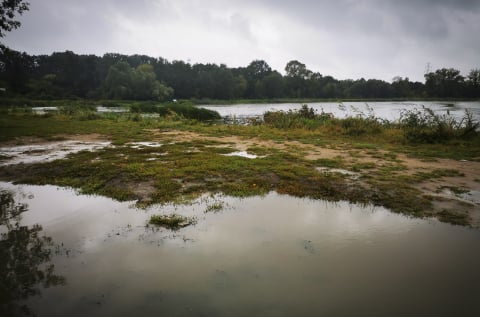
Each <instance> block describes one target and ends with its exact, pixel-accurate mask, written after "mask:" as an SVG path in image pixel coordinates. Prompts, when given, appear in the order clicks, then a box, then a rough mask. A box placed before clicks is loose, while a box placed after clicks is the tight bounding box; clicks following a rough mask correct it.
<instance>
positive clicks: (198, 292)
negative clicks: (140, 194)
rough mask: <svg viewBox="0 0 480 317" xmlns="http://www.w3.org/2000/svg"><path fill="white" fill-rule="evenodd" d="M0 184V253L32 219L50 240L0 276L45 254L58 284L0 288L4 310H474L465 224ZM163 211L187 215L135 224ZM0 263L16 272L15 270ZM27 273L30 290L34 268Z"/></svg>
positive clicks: (299, 204) (263, 200) (372, 212)
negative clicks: (7, 295) (138, 204)
mask: <svg viewBox="0 0 480 317" xmlns="http://www.w3.org/2000/svg"><path fill="white" fill-rule="evenodd" d="M0 192H1V193H2V208H1V209H0V210H1V211H2V213H3V215H2V218H1V219H2V221H3V222H2V224H1V225H0V233H2V240H1V244H0V247H1V248H3V249H1V251H2V254H3V255H5V254H7V255H8V254H10V253H11V254H16V253H14V252H13V251H12V250H16V249H22V248H23V247H24V245H25V234H24V235H23V238H22V239H21V240H20V239H19V237H21V236H22V235H19V234H13V233H18V232H20V231H22V230H23V231H25V230H24V229H25V228H34V226H35V225H36V224H39V225H40V226H41V227H37V229H38V230H40V231H39V232H38V236H39V237H40V236H47V237H50V238H51V244H50V246H49V247H47V246H46V245H42V244H40V247H39V246H38V243H37V248H31V249H30V250H29V251H28V252H24V253H23V255H22V256H21V257H17V258H14V257H9V256H4V257H3V258H2V259H1V260H0V261H1V262H0V264H1V270H2V274H3V275H2V276H0V279H3V280H2V281H3V282H4V283H2V284H0V287H2V286H1V285H8V283H5V281H7V282H8V281H15V280H19V276H20V274H23V275H25V274H27V272H36V271H37V270H39V269H41V268H42V267H46V266H48V265H51V264H53V265H54V271H53V273H54V274H55V275H56V276H57V282H58V281H61V283H60V282H58V283H51V286H50V287H49V288H43V287H41V286H38V287H37V288H38V291H39V294H36V295H31V296H27V300H24V301H22V300H19V299H18V298H15V297H13V298H11V299H10V300H9V301H6V300H5V299H2V300H1V302H0V304H1V305H3V307H6V306H8V305H10V306H8V307H10V308H8V309H14V307H15V305H21V304H22V305H23V304H25V305H26V306H27V307H28V309H30V310H31V311H33V312H35V313H36V314H37V315H38V316H159V315H163V316H480V305H479V303H480V287H479V285H480V270H479V268H480V253H479V252H478V247H479V246H480V231H478V230H473V229H468V228H463V227H458V226H452V225H448V224H442V223H439V222H438V221H436V220H432V219H412V218H408V217H405V216H403V215H398V214H393V213H391V212H389V211H388V210H386V209H383V208H372V207H369V206H363V207H362V206H358V205H353V204H349V203H346V202H338V203H328V202H324V201H313V200H308V199H298V198H292V197H289V196H284V195H279V194H275V193H270V194H268V195H266V196H264V197H252V198H244V199H239V198H232V197H225V196H213V197H210V196H208V197H207V196H206V197H203V198H201V199H199V200H197V201H195V202H193V203H192V204H188V205H164V206H154V207H151V208H149V209H147V210H139V209H136V208H134V207H133V206H132V202H123V203H121V202H116V201H113V200H110V199H108V198H104V197H96V196H85V195H78V194H76V193H75V192H74V191H73V190H69V189H62V188H57V187H54V186H26V185H23V186H21V185H12V184H10V183H3V182H0ZM7 198H10V199H7ZM209 206H217V207H218V206H220V207H221V208H209ZM20 207H21V208H20ZM207 210H219V211H218V212H205V211H207ZM14 211H17V213H16V216H15V217H13V218H12V217H10V218H9V217H5V216H4V215H9V214H14ZM170 213H177V214H181V215H185V216H189V217H196V219H197V222H196V224H195V225H192V226H189V227H186V228H183V229H180V230H178V231H171V230H168V229H164V228H156V227H151V226H146V224H147V222H148V219H149V217H150V216H151V215H152V214H170ZM16 222H18V224H16ZM21 228H23V229H21ZM9 233H10V234H9ZM28 238H30V239H32V244H35V243H33V242H34V241H36V240H35V239H37V240H38V237H36V236H34V235H33V234H32V235H31V237H30V236H29V237H28ZM17 240H18V241H17ZM27 241H28V240H27ZM6 246H9V248H8V250H7V248H6ZM42 246H43V248H44V249H48V248H50V249H52V250H53V252H52V253H51V254H50V255H49V256H48V257H46V258H44V259H43V262H44V263H37V262H34V261H31V259H32V258H35V257H34V256H31V255H30V253H35V254H36V252H39V251H38V250H40V249H41V248H42ZM27 259H29V260H27ZM23 262H25V263H23ZM12 263H16V265H18V263H20V264H22V265H23V266H22V267H24V268H27V269H26V270H25V269H24V270H20V271H19V272H16V271H14V270H13V269H12ZM51 273H52V272H51ZM17 275H18V276H17ZM32 275H33V273H32ZM27 280H28V281H30V283H31V284H32V285H30V286H32V287H33V286H34V285H33V284H34V283H35V279H34V278H33V279H27ZM12 287H13V289H16V288H19V289H20V288H21V287H20V285H15V284H13V286H12ZM12 287H11V288H12ZM22 287H23V286H22ZM0 291H2V292H4V289H2V290H0ZM12 293H13V291H12ZM12 307H13V308H12ZM1 312H2V311H0V315H2V314H1ZM4 312H5V309H4ZM7 312H8V310H7ZM2 316H3V315H2Z"/></svg>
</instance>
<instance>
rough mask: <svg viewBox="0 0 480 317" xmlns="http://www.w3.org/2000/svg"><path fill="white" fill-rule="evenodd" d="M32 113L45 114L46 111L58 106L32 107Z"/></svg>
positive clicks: (52, 110) (55, 108) (55, 109)
mask: <svg viewBox="0 0 480 317" xmlns="http://www.w3.org/2000/svg"><path fill="white" fill-rule="evenodd" d="M32 111H33V113H36V114H46V113H48V112H55V111H58V107H32Z"/></svg>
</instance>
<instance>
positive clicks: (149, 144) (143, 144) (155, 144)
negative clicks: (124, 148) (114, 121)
mask: <svg viewBox="0 0 480 317" xmlns="http://www.w3.org/2000/svg"><path fill="white" fill-rule="evenodd" d="M127 145H128V146H129V147H131V148H132V149H140V148H145V147H161V146H162V144H161V143H158V142H131V143H127Z"/></svg>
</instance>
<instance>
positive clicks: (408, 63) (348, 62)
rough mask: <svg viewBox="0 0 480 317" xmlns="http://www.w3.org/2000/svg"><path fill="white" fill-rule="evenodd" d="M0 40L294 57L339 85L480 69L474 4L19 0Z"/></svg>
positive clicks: (452, 0)
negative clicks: (12, 24) (22, 4)
mask: <svg viewBox="0 0 480 317" xmlns="http://www.w3.org/2000/svg"><path fill="white" fill-rule="evenodd" d="M28 2H30V11H27V12H25V13H24V15H23V16H22V17H20V19H19V20H20V21H21V22H22V26H21V27H20V29H17V30H14V31H12V32H10V33H8V34H7V36H6V37H5V38H4V39H3V41H4V42H5V44H6V45H8V46H10V47H11V48H13V49H16V50H21V51H26V52H28V53H30V54H50V53H52V52H55V51H65V50H71V51H74V52H76V53H79V54H96V55H103V54H104V53H107V52H115V53H123V54H146V55H150V56H153V57H164V58H166V59H168V60H184V61H190V62H191V63H217V64H220V63H224V64H227V65H228V66H229V67H236V66H247V65H248V64H249V63H250V62H251V61H252V60H254V59H263V60H265V61H266V62H267V63H268V64H269V65H270V66H271V67H272V68H274V69H276V70H278V71H280V72H282V73H283V70H284V67H285V65H286V63H287V62H288V61H290V60H293V59H296V60H299V61H300V62H302V63H304V64H306V65H307V68H308V69H310V70H312V71H314V72H320V73H321V74H323V75H331V76H334V77H335V78H338V79H346V78H352V79H358V78H360V77H364V78H378V79H384V80H387V81H391V80H392V78H393V77H394V76H402V77H409V78H410V80H419V81H423V80H424V79H423V74H424V72H425V69H426V66H427V63H429V65H430V67H431V69H432V70H435V69H437V68H442V67H453V68H456V69H459V70H461V72H462V73H463V74H464V75H465V74H467V73H468V71H469V70H470V69H472V68H480V41H479V40H478V38H479V35H480V22H479V21H480V0H335V1H333V0H328V1H327V0H316V1H314V0H295V1H287V0H238V1H237V0H28Z"/></svg>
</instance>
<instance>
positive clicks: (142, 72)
mask: <svg viewBox="0 0 480 317" xmlns="http://www.w3.org/2000/svg"><path fill="white" fill-rule="evenodd" d="M285 71H286V75H285V76H282V75H281V74H280V73H278V72H277V71H273V70H272V68H271V67H270V66H269V65H268V64H267V63H266V62H265V61H263V60H254V61H252V62H251V63H250V64H249V65H248V66H247V67H238V68H229V67H227V66H226V65H217V64H194V65H191V64H189V63H185V62H183V61H173V62H169V61H168V60H166V59H163V58H152V57H149V56H145V55H131V56H127V55H122V54H116V53H109V54H105V55H103V56H102V57H98V56H94V55H77V54H75V53H73V52H71V51H66V52H57V53H53V54H51V55H39V56H30V55H28V54H26V53H20V52H17V51H14V50H10V49H8V48H6V47H3V46H0V87H2V88H6V89H7V92H6V93H5V92H2V93H1V94H2V95H3V96H5V95H10V96H15V95H25V96H30V97H35V98H76V97H80V98H115V99H116V98H119V99H139V100H147V99H148V100H165V99H168V98H171V97H173V98H177V99H188V98H201V99H202V98H203V99H208V98H212V99H232V98H280V97H288V98H416V97H417V98H418V97H421V98H423V97H431V98H461V97H465V98H466V97H470V98H475V97H480V85H479V82H480V70H478V69H472V70H471V71H470V73H469V74H468V75H467V76H466V77H463V76H462V75H461V74H460V72H459V71H458V70H456V69H452V68H443V69H439V70H436V71H435V72H431V73H428V74H426V75H425V80H426V83H425V84H423V83H420V82H411V81H410V80H409V79H408V78H402V77H395V78H394V79H393V81H392V83H387V82H385V81H383V80H376V79H368V80H366V79H363V78H361V79H358V80H352V79H347V80H337V79H335V78H333V77H332V76H323V75H322V74H320V73H318V72H312V71H310V70H309V69H307V67H306V66H305V64H303V63H301V62H299V61H296V60H293V61H290V62H288V63H287V65H286V67H285ZM169 87H172V88H173V90H172V88H169ZM173 92H174V94H173Z"/></svg>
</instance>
